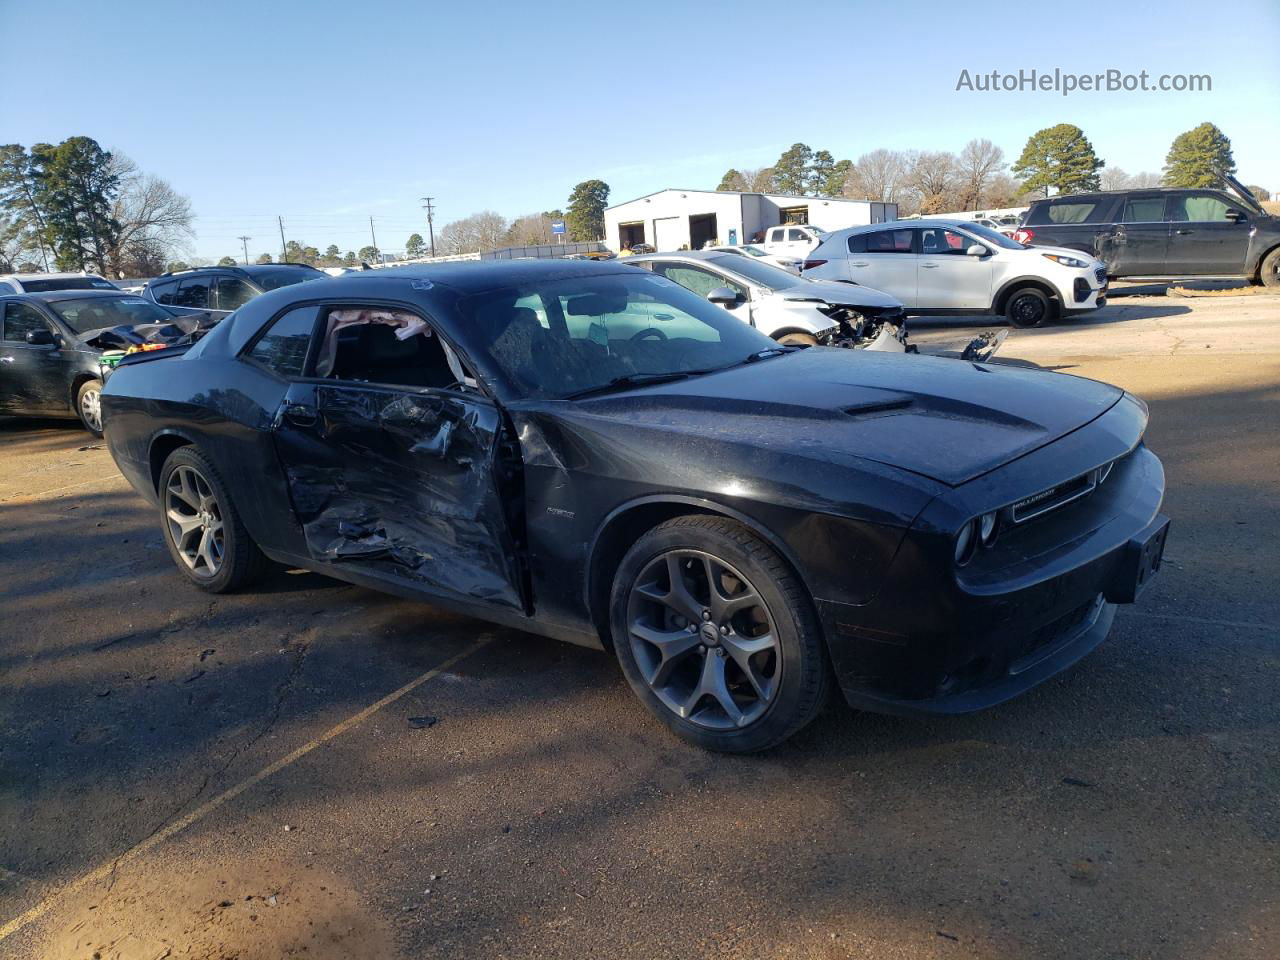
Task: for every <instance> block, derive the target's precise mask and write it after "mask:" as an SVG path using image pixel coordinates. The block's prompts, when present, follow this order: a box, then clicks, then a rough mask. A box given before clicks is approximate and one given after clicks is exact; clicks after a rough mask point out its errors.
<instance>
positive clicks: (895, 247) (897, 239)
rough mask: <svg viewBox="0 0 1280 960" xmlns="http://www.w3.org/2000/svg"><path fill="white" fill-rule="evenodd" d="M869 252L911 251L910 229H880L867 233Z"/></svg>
mask: <svg viewBox="0 0 1280 960" xmlns="http://www.w3.org/2000/svg"><path fill="white" fill-rule="evenodd" d="M866 238H867V251H866V252H867V253H910V252H911V231H910V230H880V231H877V232H876V233H868V234H866Z"/></svg>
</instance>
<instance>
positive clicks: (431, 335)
mask: <svg viewBox="0 0 1280 960" xmlns="http://www.w3.org/2000/svg"><path fill="white" fill-rule="evenodd" d="M103 412H104V417H105V426H106V437H107V440H108V444H109V447H110V450H111V453H112V455H113V456H114V458H115V460H116V463H117V464H118V465H119V466H120V469H121V470H122V471H123V473H124V474H125V476H126V477H127V478H128V479H129V481H130V482H131V483H132V484H133V486H134V487H136V488H137V490H138V491H139V492H141V493H142V494H143V495H144V496H146V497H147V498H148V499H150V500H151V501H152V502H153V503H155V504H156V506H157V512H158V519H159V522H160V525H161V527H162V530H163V535H164V539H165V542H166V544H167V545H168V549H169V552H170V553H171V555H172V557H173V560H174V562H175V564H176V566H177V568H178V570H180V571H181V572H182V574H183V575H184V576H185V577H186V578H187V579H188V580H190V581H191V582H192V583H194V584H196V585H197V586H199V587H201V588H203V589H205V590H209V591H213V592H221V591H227V590H234V589H237V588H241V587H246V586H249V585H250V584H252V582H253V581H254V580H255V578H257V577H259V576H261V575H262V573H263V572H264V570H265V568H266V565H267V564H268V563H269V562H272V561H274V562H276V563H280V564H285V565H288V566H290V567H297V568H304V569H308V570H313V571H317V572H320V573H323V574H327V575H329V576H332V577H336V578H339V579H342V580H346V581H349V582H352V583H357V584H362V585H365V586H368V587H372V588H375V589H379V590H385V591H389V592H392V593H395V594H398V595H401V596H405V597H412V598H419V599H424V600H427V601H430V602H432V603H436V604H439V605H441V606H444V607H448V608H450V609H454V610H457V611H461V612H464V613H468V614H473V615H475V616H477V617H480V618H484V619H487V620H490V621H494V622H497V623H501V624H506V625H510V626H513V627H518V628H520V629H524V630H528V631H531V632H534V633H539V634H544V635H547V636H551V637H557V638H560V639H563V640H568V641H571V642H574V643H580V644H584V645H587V646H591V647H596V648H603V649H605V650H607V651H610V652H611V653H612V654H613V655H614V656H616V657H617V659H618V661H619V663H620V664H621V667H622V670H623V672H624V674H625V676H626V678H627V680H628V682H629V683H630V685H631V687H632V688H633V689H634V691H635V692H636V694H637V696H638V697H639V698H640V700H641V701H642V702H643V703H644V704H645V705H646V706H647V707H648V708H649V709H650V710H652V711H653V713H654V714H655V715H656V716H658V717H659V718H661V720H662V721H663V722H664V723H666V724H667V725H668V726H669V727H670V728H671V729H672V730H674V731H675V732H676V733H677V734H679V735H680V736H682V737H684V738H686V739H688V740H690V741H692V742H694V743H697V744H700V745H702V746H704V747H707V748H711V749H716V750H725V751H735V752H746V751H754V750H760V749H764V748H767V747H769V746H772V745H774V744H776V743H779V742H781V741H782V740H784V739H786V738H787V737H788V736H790V735H792V734H793V733H795V732H796V731H797V730H799V729H800V728H801V727H803V726H804V725H805V724H806V723H808V722H809V721H810V720H812V719H813V717H814V716H815V715H816V713H817V712H818V710H819V708H820V707H821V705H822V704H823V702H824V699H825V696H826V693H827V691H828V690H829V689H830V687H831V686H832V685H833V684H834V685H836V686H837V687H838V688H839V689H840V691H841V692H842V693H843V695H844V697H845V698H846V700H847V701H848V702H849V703H850V704H852V705H854V706H856V707H859V708H864V709H869V710H879V711H889V712H916V713H960V712H965V711H970V710H975V709H979V708H982V707H987V706H990V705H992V704H996V703H999V702H1001V701H1003V700H1006V699H1008V698H1010V697H1013V696H1015V695H1017V694H1019V693H1021V692H1023V691H1025V690H1027V689H1029V688H1030V687H1032V686H1034V685H1035V684H1037V683H1039V682H1041V681H1043V680H1045V679H1046V678H1048V677H1050V676H1052V675H1054V674H1056V673H1058V672H1059V671H1061V670H1063V669H1065V668H1066V667H1068V666H1070V665H1071V664H1073V663H1075V662H1076V661H1077V660H1079V659H1080V658H1081V657H1083V656H1084V655H1085V654H1087V653H1088V652H1089V651H1090V650H1092V649H1093V648H1094V647H1095V646H1097V645H1098V644H1099V643H1100V642H1101V641H1102V640H1103V639H1104V638H1105V637H1106V635H1107V633H1108V631H1109V630H1110V628H1111V624H1112V619H1113V617H1114V614H1115V609H1116V605H1117V604H1121V603H1132V602H1134V601H1135V600H1136V599H1137V597H1138V595H1139V593H1140V592H1141V591H1142V590H1143V589H1144V588H1145V587H1146V585H1147V584H1149V583H1150V582H1151V579H1152V577H1153V576H1154V575H1155V573H1156V571H1157V570H1158V569H1159V566H1160V560H1161V556H1162V551H1163V548H1164V543H1165V538H1166V536H1167V531H1168V520H1167V518H1166V517H1164V516H1163V515H1162V514H1161V513H1160V507H1161V503H1162V500H1163V495H1164V472H1163V469H1162V467H1161V464H1160V461H1159V460H1158V459H1157V458H1156V456H1155V455H1154V454H1153V453H1151V452H1150V451H1149V450H1148V449H1147V448H1146V446H1145V445H1144V443H1143V434H1144V431H1145V428H1146V424H1147V410H1146V407H1145V406H1144V405H1143V404H1142V402H1141V401H1140V400H1137V399H1136V398H1134V397H1132V396H1130V395H1128V394H1126V393H1125V392H1124V391H1122V390H1120V389H1118V388H1116V387H1112V386H1108V385H1106V384H1102V383H1096V382H1093V381H1089V380H1083V379H1080V378H1077V377H1072V376H1067V375H1062V374H1051V373H1043V372H1038V371H1028V370H1021V369H1015V368H1012V367H1001V366H996V365H989V364H983V363H970V362H960V361H956V360H950V359H940V358H934V357H907V356H903V355H901V354H886V353H876V352H873V351H861V350H860V351H853V350H842V349H837V348H826V347H816V346H815V347H794V346H787V345H781V344H779V343H777V342H776V341H774V340H771V339H770V338H768V337H766V336H764V335H763V334H761V333H759V332H758V331H756V330H754V329H752V328H751V327H750V326H748V325H746V324H744V323H742V322H740V321H739V320H737V319H735V318H734V317H733V316H731V315H729V314H728V313H727V312H726V311H724V310H721V309H720V308H719V307H717V306H715V305H713V304H711V303H709V302H707V300H705V299H704V298H702V297H699V296H697V295H695V294H693V293H691V292H690V291H688V290H686V289H684V288H683V287H681V286H678V285H677V284H675V283H673V282H671V281H670V280H668V279H666V278H664V277H661V276H656V275H653V274H651V273H648V272H644V271H640V270H636V269H633V268H630V267H627V266H624V265H619V264H600V263H587V262H581V263H576V262H573V263H571V262H565V261H514V262H512V261H508V262H483V263H480V262H477V263H460V264H449V265H435V266H430V267H412V268H401V269H392V270H382V271H372V272H368V273H363V274H359V275H352V276H345V277H341V278H336V279H327V280H318V281H316V282H315V283H309V284H305V285H301V286H298V287H292V288H288V289H284V290H279V291H275V292H272V293H268V294H265V295H264V296H261V297H258V298H256V299H254V300H252V301H250V302H249V303H248V304H246V305H244V306H243V307H241V308H240V310H238V311H237V312H236V313H235V314H233V315H232V316H231V317H230V318H228V319H227V320H226V321H224V322H223V323H221V324H219V325H218V326H217V327H215V328H214V329H213V330H212V331H211V332H210V333H209V334H208V335H207V336H205V337H204V338H203V339H201V340H200V341H199V342H197V343H196V344H194V345H193V346H189V347H181V346H180V347H176V348H171V349H168V350H163V351H159V352H156V353H151V354H146V353H144V354H138V355H135V356H133V357H129V358H126V359H125V360H124V361H123V362H122V363H121V364H120V366H119V367H118V368H117V370H116V372H115V375H114V376H113V377H112V378H111V380H110V381H109V382H108V384H107V386H106V388H105V390H104V393H103Z"/></svg>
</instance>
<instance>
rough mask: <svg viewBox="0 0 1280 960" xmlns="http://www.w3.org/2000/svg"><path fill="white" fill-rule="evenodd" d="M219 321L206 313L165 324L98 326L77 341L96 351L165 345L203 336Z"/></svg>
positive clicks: (183, 315)
mask: <svg viewBox="0 0 1280 960" xmlns="http://www.w3.org/2000/svg"><path fill="white" fill-rule="evenodd" d="M219 319H220V318H219V317H217V316H214V315H213V314H211V313H209V312H207V311H199V312H195V313H190V314H180V315H176V316H175V317H174V318H173V319H172V320H171V321H169V322H167V323H133V324H121V325H120V326H116V327H102V328H101V329H98V330H88V331H85V332H84V333H82V334H80V335H79V336H80V340H81V341H82V342H83V343H85V344H86V345H88V346H90V347H93V348H95V349H97V350H128V349H129V348H130V347H133V346H139V345H142V344H153V343H160V344H164V345H166V346H168V345H170V344H174V343H178V342H179V341H182V340H185V339H186V338H187V337H189V336H191V335H192V334H193V333H197V332H198V333H204V332H205V331H207V330H208V329H209V328H210V327H212V326H213V325H214V324H215V323H217V321H218V320H219Z"/></svg>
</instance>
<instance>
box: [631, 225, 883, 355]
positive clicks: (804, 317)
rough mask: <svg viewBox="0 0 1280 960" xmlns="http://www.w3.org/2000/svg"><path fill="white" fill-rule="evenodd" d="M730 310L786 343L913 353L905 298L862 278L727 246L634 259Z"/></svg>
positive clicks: (638, 263)
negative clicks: (792, 266) (784, 263)
mask: <svg viewBox="0 0 1280 960" xmlns="http://www.w3.org/2000/svg"><path fill="white" fill-rule="evenodd" d="M626 262H627V263H628V264H630V265H631V266H635V267H643V268H644V269H646V270H652V271H653V272H654V273H657V274H661V275H662V276H664V277H666V278H667V279H668V280H673V281H675V282H676V283H678V284H680V286H682V287H685V288H687V289H689V290H692V291H693V292H694V293H696V294H698V295H699V296H702V297H706V298H707V299H708V300H710V301H711V302H712V303H717V304H719V305H720V306H722V307H724V308H725V309H726V310H728V311H729V312H730V313H732V314H733V315H734V316H735V317H738V318H740V319H741V320H742V321H743V322H745V323H749V324H750V325H751V326H753V327H755V328H756V329H757V330H759V331H760V332H761V333H764V334H766V335H768V336H770V337H772V338H773V339H774V340H777V341H778V342H779V343H789V344H822V345H824V346H846V347H857V348H860V349H865V350H885V351H892V352H896V353H904V352H906V351H907V332H906V327H905V326H903V325H902V316H903V306H902V303H901V302H900V301H898V300H896V299H894V298H893V297H891V296H889V295H888V294H886V293H881V292H880V291H879V290H873V289H871V288H870V287H864V286H861V285H860V284H855V283H836V282H832V281H820V280H806V279H803V278H801V277H796V276H793V275H792V274H790V273H787V272H786V271H785V270H782V269H780V268H778V267H775V266H772V265H771V264H768V263H763V262H761V261H760V260H758V259H754V258H752V257H744V256H742V255H740V254H733V253H726V252H724V251H722V250H698V251H681V252H679V253H651V254H644V255H642V256H635V257H628V258H627V261H626Z"/></svg>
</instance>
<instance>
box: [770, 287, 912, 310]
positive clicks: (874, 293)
mask: <svg viewBox="0 0 1280 960" xmlns="http://www.w3.org/2000/svg"><path fill="white" fill-rule="evenodd" d="M773 296H775V297H781V298H782V299H783V300H792V301H795V300H801V301H803V300H823V301H825V302H827V303H830V304H832V305H833V306H846V307H853V308H854V309H857V308H859V307H867V308H869V309H876V310H892V309H894V308H897V307H901V306H902V301H901V300H899V299H898V298H897V297H891V296H889V294H887V293H882V292H881V291H879V290H876V289H873V288H872V287H864V286H863V285H862V284H860V283H842V282H840V281H838V280H802V281H801V282H800V283H798V284H796V285H795V286H794V287H785V288H783V289H782V290H775V291H773Z"/></svg>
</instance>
